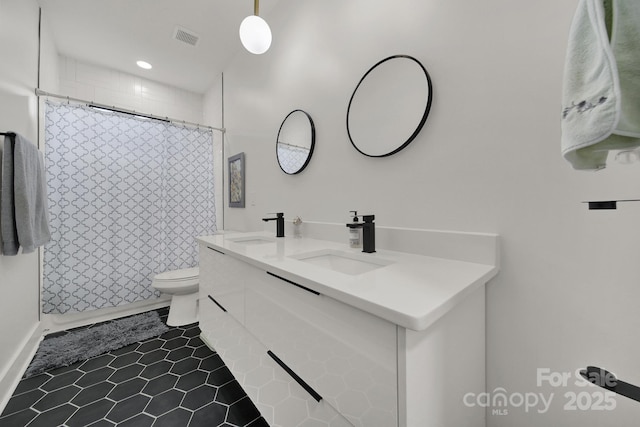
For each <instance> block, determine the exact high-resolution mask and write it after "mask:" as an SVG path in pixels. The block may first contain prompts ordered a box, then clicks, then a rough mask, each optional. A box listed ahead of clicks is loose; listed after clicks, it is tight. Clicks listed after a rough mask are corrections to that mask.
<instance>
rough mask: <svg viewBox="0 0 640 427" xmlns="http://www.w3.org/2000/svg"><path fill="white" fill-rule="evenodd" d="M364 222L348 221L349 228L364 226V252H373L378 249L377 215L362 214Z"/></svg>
mask: <svg viewBox="0 0 640 427" xmlns="http://www.w3.org/2000/svg"><path fill="white" fill-rule="evenodd" d="M361 216H362V221H363V222H350V223H347V227H349V228H362V252H366V253H368V254H371V253H373V252H375V251H376V224H375V223H374V222H373V220H374V219H376V217H375V215H361Z"/></svg>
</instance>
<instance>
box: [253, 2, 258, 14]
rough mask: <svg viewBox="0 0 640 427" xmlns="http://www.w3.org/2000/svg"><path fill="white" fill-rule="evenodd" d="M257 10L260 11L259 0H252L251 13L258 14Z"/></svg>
mask: <svg viewBox="0 0 640 427" xmlns="http://www.w3.org/2000/svg"><path fill="white" fill-rule="evenodd" d="M258 12H260V0H253V14H254V15H256V16H259V15H260V14H259V13H258Z"/></svg>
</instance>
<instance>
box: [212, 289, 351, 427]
mask: <svg viewBox="0 0 640 427" xmlns="http://www.w3.org/2000/svg"><path fill="white" fill-rule="evenodd" d="M200 307H201V313H202V314H203V317H202V318H201V325H202V326H204V328H203V327H202V326H201V329H202V333H201V334H200V337H201V338H202V340H203V341H204V342H205V343H206V344H207V345H208V346H209V347H210V348H211V349H212V350H214V351H216V352H217V353H218V355H219V356H220V358H221V359H222V361H223V362H224V363H225V365H226V366H227V367H228V368H229V370H230V371H231V373H232V374H233V376H234V377H235V379H236V380H237V381H238V383H239V384H240V385H241V386H242V388H243V389H244V391H245V392H246V393H247V395H248V396H249V398H250V399H251V400H252V401H253V403H254V404H255V405H256V407H257V408H258V410H259V411H260V413H261V414H262V416H263V417H264V418H265V420H266V421H267V422H268V423H269V425H270V426H272V427H291V426H296V425H304V423H305V422H307V423H313V425H317V426H326V427H350V426H351V424H350V423H349V422H348V421H347V420H346V419H345V418H344V417H343V416H342V415H340V414H339V413H338V412H337V411H336V410H335V409H334V408H333V407H332V406H331V405H329V404H328V403H327V402H326V401H324V400H320V401H317V400H316V399H315V398H314V397H313V395H312V394H310V393H309V392H308V391H307V390H305V388H304V387H303V386H302V385H300V384H299V383H298V382H297V381H296V380H295V378H294V377H293V376H292V375H290V374H289V373H288V372H287V371H286V370H285V369H283V368H282V367H281V366H280V365H279V364H278V363H277V362H276V360H275V359H274V358H273V356H271V355H269V353H268V351H267V349H266V347H265V346H264V345H263V344H262V343H261V342H260V341H258V340H257V339H256V338H255V337H253V336H252V335H251V334H250V333H249V332H248V331H247V330H246V329H245V328H244V327H243V326H242V325H241V324H240V323H239V322H238V321H237V320H236V319H235V318H233V317H232V316H231V315H229V314H228V313H226V312H224V311H222V310H221V309H220V308H219V307H218V306H217V305H216V304H215V303H214V302H213V301H212V300H211V299H210V298H206V299H201V300H200ZM294 375H296V374H295V373H294Z"/></svg>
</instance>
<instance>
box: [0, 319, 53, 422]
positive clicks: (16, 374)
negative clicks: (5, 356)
mask: <svg viewBox="0 0 640 427" xmlns="http://www.w3.org/2000/svg"><path fill="white" fill-rule="evenodd" d="M42 336H43V335H42V323H41V322H38V323H37V324H36V325H35V326H34V327H33V329H32V330H31V333H30V334H29V336H28V337H27V338H26V339H25V340H24V341H23V343H22V345H21V346H20V347H19V348H18V350H16V353H15V356H14V357H13V359H12V361H11V364H10V365H9V368H8V369H7V370H6V371H5V372H4V374H3V376H2V378H1V379H0V414H1V413H2V412H3V411H4V408H5V406H7V402H8V401H9V399H11V395H12V394H13V391H14V390H15V389H16V387H17V386H18V383H19V382H20V379H21V378H22V375H23V374H24V371H25V370H26V369H27V366H29V363H31V359H33V356H34V354H36V350H38V345H39V344H40V341H41V340H42Z"/></svg>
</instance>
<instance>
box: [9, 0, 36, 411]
mask: <svg viewBox="0 0 640 427" xmlns="http://www.w3.org/2000/svg"><path fill="white" fill-rule="evenodd" d="M0 57H2V58H4V60H3V61H2V62H3V65H2V67H0V132H6V131H14V132H18V133H20V134H22V135H24V136H26V137H27V138H28V139H30V140H31V141H33V142H37V139H36V138H37V132H38V131H37V117H38V115H37V101H36V97H35V94H34V92H33V90H34V89H35V87H36V85H37V71H38V5H37V3H36V2H35V0H27V1H25V0H0ZM1 140H2V138H0V141H1ZM38 262H39V261H38V253H37V251H36V252H34V253H30V254H26V255H22V254H18V255H17V256H15V257H7V256H0V292H2V297H0V325H1V326H0V407H1V406H2V400H3V398H4V396H3V395H4V394H5V393H6V392H7V391H8V390H5V389H4V388H6V384H7V382H11V381H5V379H6V378H7V373H8V371H9V369H10V367H11V364H12V363H13V361H14V359H15V358H16V356H17V352H19V351H20V350H21V349H22V347H23V346H24V345H25V343H26V341H27V340H28V339H29V337H30V336H31V334H32V332H33V331H34V330H35V328H36V326H37V325H38V315H39V307H38Z"/></svg>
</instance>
